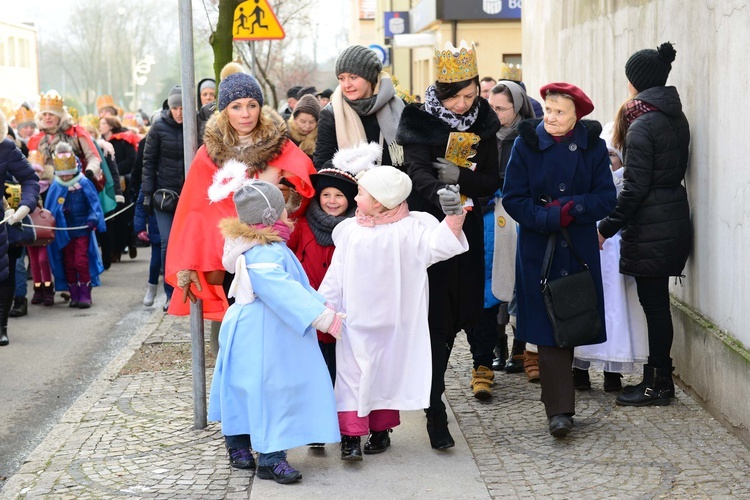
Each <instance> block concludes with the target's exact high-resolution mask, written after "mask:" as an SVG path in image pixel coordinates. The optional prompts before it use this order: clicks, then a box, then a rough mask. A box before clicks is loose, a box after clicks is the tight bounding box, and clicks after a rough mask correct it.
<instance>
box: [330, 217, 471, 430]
mask: <svg viewBox="0 0 750 500" xmlns="http://www.w3.org/2000/svg"><path fill="white" fill-rule="evenodd" d="M333 242H334V245H335V246H336V251H335V252H334V253H333V261H332V263H331V267H330V268H329V270H328V272H327V273H326V276H325V278H324V279H323V283H322V284H321V285H320V288H319V290H318V291H319V292H320V293H321V294H322V295H323V296H324V297H325V298H326V300H328V302H329V303H330V304H331V305H332V306H333V308H334V309H335V310H336V311H341V312H344V313H346V315H347V316H346V320H345V321H344V322H345V329H344V331H343V333H342V337H341V340H339V341H338V342H337V344H336V386H335V388H334V392H335V394H336V403H337V409H338V411H357V414H358V416H360V417H364V416H367V415H368V414H369V413H370V412H371V411H372V410H379V409H392V410H418V409H422V408H427V407H428V406H429V399H430V381H431V377H432V361H431V354H430V334H429V327H428V324H427V307H428V286H427V268H428V267H429V266H431V265H432V264H434V263H436V262H440V261H442V260H446V259H449V258H451V257H453V256H455V255H458V254H461V253H463V252H466V251H467V250H468V249H469V244H468V242H467V241H466V237H465V235H464V234H463V233H461V237H460V239H459V238H456V236H455V235H454V234H453V233H452V232H451V230H450V229H449V228H448V226H447V225H446V224H445V222H444V221H443V222H440V223H439V222H438V221H437V219H435V218H434V217H433V216H432V215H429V214H427V213H423V212H411V213H410V215H409V216H408V217H406V218H404V219H402V220H400V221H397V222H394V223H391V224H384V225H377V226H375V227H363V226H360V225H359V224H357V221H356V220H355V219H347V220H346V221H344V222H342V223H340V224H339V225H338V226H336V229H334V231H333Z"/></svg>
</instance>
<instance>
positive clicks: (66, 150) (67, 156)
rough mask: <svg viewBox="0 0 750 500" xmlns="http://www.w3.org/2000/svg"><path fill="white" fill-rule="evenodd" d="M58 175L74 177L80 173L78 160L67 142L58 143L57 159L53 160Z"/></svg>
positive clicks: (56, 149) (56, 147)
mask: <svg viewBox="0 0 750 500" xmlns="http://www.w3.org/2000/svg"><path fill="white" fill-rule="evenodd" d="M52 164H53V165H54V166H55V174H56V175H73V174H77V173H78V158H76V155H75V154H74V153H73V148H71V147H70V144H68V143H67V142H58V143H57V146H55V157H54V158H53V159H52Z"/></svg>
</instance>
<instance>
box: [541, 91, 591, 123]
mask: <svg viewBox="0 0 750 500" xmlns="http://www.w3.org/2000/svg"><path fill="white" fill-rule="evenodd" d="M539 93H540V94H541V95H542V99H546V98H547V95H548V94H567V95H569V96H570V97H571V98H573V103H574V104H575V106H576V118H577V119H578V120H580V119H581V118H583V117H584V116H586V115H587V114H589V113H591V112H592V111H594V103H593V102H591V99H589V96H587V95H586V94H584V93H583V90H581V89H579V88H578V87H576V86H575V85H572V84H570V83H565V82H553V83H548V84H547V85H545V86H544V87H542V88H541V89H539Z"/></svg>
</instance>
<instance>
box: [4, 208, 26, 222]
mask: <svg viewBox="0 0 750 500" xmlns="http://www.w3.org/2000/svg"><path fill="white" fill-rule="evenodd" d="M12 210H13V209H12V208H11V209H9V210H6V212H5V216H6V217H7V216H8V212H10V211H12ZM29 212H31V209H30V208H29V207H27V206H26V205H21V206H20V207H18V210H16V211H15V213H13V214H12V215H11V216H10V219H8V224H10V225H11V226H12V225H13V224H18V223H19V222H21V221H22V220H23V218H24V217H26V216H27V215H29Z"/></svg>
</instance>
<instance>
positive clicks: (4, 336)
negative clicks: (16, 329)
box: [0, 286, 15, 346]
mask: <svg viewBox="0 0 750 500" xmlns="http://www.w3.org/2000/svg"><path fill="white" fill-rule="evenodd" d="M14 292H15V290H14V289H13V288H11V287H9V286H4V287H0V346H3V345H8V344H9V343H10V340H9V339H8V314H9V313H10V307H11V306H12V305H13V294H14Z"/></svg>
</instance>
